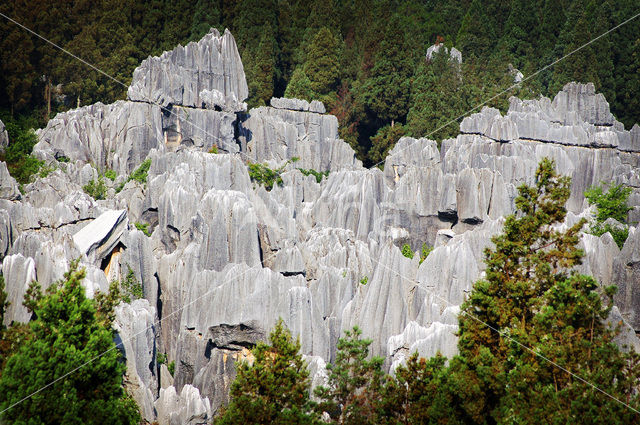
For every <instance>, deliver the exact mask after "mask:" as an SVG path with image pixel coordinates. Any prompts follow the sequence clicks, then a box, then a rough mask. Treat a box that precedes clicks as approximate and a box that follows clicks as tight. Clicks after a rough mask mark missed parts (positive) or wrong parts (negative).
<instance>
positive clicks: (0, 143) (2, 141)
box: [0, 121, 9, 152]
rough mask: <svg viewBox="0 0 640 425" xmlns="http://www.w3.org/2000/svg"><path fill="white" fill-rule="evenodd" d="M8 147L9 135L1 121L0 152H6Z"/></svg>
mask: <svg viewBox="0 0 640 425" xmlns="http://www.w3.org/2000/svg"><path fill="white" fill-rule="evenodd" d="M7 146H9V135H8V134H7V129H6V128H5V126H4V123H3V122H2V121H0V152H2V151H4V149H5V148H6V147H7Z"/></svg>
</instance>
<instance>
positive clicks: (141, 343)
mask: <svg viewBox="0 0 640 425" xmlns="http://www.w3.org/2000/svg"><path fill="white" fill-rule="evenodd" d="M115 316H116V318H115V321H114V329H115V330H116V332H118V335H119V336H120V340H121V341H122V346H123V348H124V352H125V358H126V362H127V372H126V375H125V387H126V389H127V392H128V393H129V394H131V395H132V397H133V399H134V400H135V401H136V403H137V404H138V406H139V407H140V409H141V412H142V415H143V417H144V419H146V420H147V421H149V422H153V421H154V420H155V418H156V415H155V410H154V406H153V402H154V400H155V397H154V394H157V391H158V380H157V378H156V374H155V371H156V359H155V352H156V332H155V331H156V329H155V324H154V317H155V309H154V308H153V307H151V306H150V305H149V302H148V301H147V300H134V301H133V302H132V303H131V304H126V303H120V304H119V305H118V306H116V308H115Z"/></svg>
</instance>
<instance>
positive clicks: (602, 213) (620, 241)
mask: <svg viewBox="0 0 640 425" xmlns="http://www.w3.org/2000/svg"><path fill="white" fill-rule="evenodd" d="M629 195H631V188H630V187H625V186H624V185H622V184H610V185H609V190H607V192H606V193H605V192H604V189H603V188H602V186H593V187H591V188H590V189H589V190H587V191H586V192H585V193H584V197H585V198H586V199H587V200H588V201H589V203H590V204H592V205H595V206H596V210H597V212H596V215H595V222H594V223H593V224H592V225H591V227H590V229H589V233H591V234H592V235H595V236H602V235H604V234H605V233H607V232H609V233H610V234H611V236H613V239H614V240H615V241H616V244H617V245H618V247H619V248H620V249H622V246H623V245H624V243H625V241H626V240H627V237H628V236H629V227H628V226H627V225H626V224H624V223H626V221H627V214H628V213H629V211H631V210H632V209H633V208H632V207H630V206H629V205H628V202H629ZM609 218H613V219H614V220H616V221H618V222H620V223H622V225H620V226H618V225H613V224H611V223H606V224H605V223H604V222H605V221H606V220H607V219H609Z"/></svg>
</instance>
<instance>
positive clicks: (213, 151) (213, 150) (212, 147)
mask: <svg viewBox="0 0 640 425" xmlns="http://www.w3.org/2000/svg"><path fill="white" fill-rule="evenodd" d="M209 153H211V154H214V155H215V154H217V153H218V147H217V146H216V145H213V146H211V149H209Z"/></svg>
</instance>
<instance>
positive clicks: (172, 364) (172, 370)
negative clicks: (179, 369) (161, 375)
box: [167, 360, 176, 376]
mask: <svg viewBox="0 0 640 425" xmlns="http://www.w3.org/2000/svg"><path fill="white" fill-rule="evenodd" d="M167 369H168V370H169V373H170V374H171V376H173V374H174V373H175V372H176V362H175V361H173V360H172V361H171V362H169V364H168V365H167Z"/></svg>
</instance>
